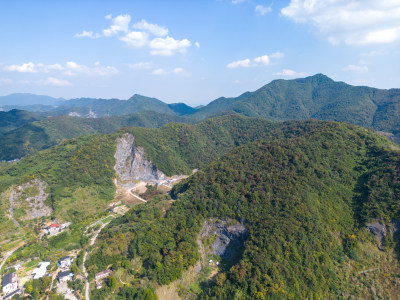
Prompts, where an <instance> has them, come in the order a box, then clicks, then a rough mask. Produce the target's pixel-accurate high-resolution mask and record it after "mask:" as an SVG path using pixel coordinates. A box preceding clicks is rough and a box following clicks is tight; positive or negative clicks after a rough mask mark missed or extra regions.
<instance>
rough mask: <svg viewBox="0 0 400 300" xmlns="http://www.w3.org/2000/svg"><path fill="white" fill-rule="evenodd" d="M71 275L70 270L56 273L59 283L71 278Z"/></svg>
mask: <svg viewBox="0 0 400 300" xmlns="http://www.w3.org/2000/svg"><path fill="white" fill-rule="evenodd" d="M73 275H74V274H72V273H71V271H65V272H60V273H58V275H57V279H58V281H59V282H60V283H61V282H65V281H68V280H71V279H72V276H73Z"/></svg>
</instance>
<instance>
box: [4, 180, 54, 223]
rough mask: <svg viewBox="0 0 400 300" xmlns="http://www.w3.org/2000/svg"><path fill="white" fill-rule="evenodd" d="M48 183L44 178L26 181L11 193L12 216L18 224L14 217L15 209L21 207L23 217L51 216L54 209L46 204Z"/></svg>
mask: <svg viewBox="0 0 400 300" xmlns="http://www.w3.org/2000/svg"><path fill="white" fill-rule="evenodd" d="M47 187H48V184H47V183H46V182H44V181H42V180H39V179H35V180H32V181H29V182H27V183H24V184H22V185H20V186H18V187H17V188H16V189H14V190H13V191H12V193H11V195H10V199H9V200H10V216H11V218H12V219H13V221H14V224H15V225H16V226H19V223H18V221H17V220H16V218H15V217H14V209H15V208H20V209H22V210H23V211H24V213H25V214H24V216H22V217H21V219H28V220H30V219H36V218H40V217H44V216H50V215H51V213H52V209H51V208H50V207H48V206H47V205H46V204H45V201H46V199H47V197H48V196H49V194H47V193H46V189H47Z"/></svg>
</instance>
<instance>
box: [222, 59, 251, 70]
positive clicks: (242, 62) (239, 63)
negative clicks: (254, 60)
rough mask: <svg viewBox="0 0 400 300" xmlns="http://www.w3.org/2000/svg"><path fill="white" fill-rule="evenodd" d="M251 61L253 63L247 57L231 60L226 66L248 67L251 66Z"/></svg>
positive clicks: (232, 67)
mask: <svg viewBox="0 0 400 300" xmlns="http://www.w3.org/2000/svg"><path fill="white" fill-rule="evenodd" d="M250 63H251V61H250V59H248V58H246V59H243V60H237V61H234V62H231V63H229V64H228V65H227V66H226V67H227V68H230V69H235V68H239V67H241V68H248V67H250V66H251V64H250Z"/></svg>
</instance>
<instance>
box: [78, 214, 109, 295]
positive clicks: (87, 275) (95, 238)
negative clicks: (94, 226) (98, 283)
mask: <svg viewBox="0 0 400 300" xmlns="http://www.w3.org/2000/svg"><path fill="white" fill-rule="evenodd" d="M110 222H111V221H110ZM110 222H107V223H105V224H103V225H101V227H100V228H99V230H97V231H96V233H95V234H94V235H93V236H92V238H91V239H90V244H89V245H90V246H93V245H94V243H95V242H96V240H97V237H98V236H99V233H100V232H101V231H102V230H103V228H104V227H105V226H106V225H108V223H110ZM87 254H88V251H87V250H86V252H85V255H84V256H83V273H84V274H85V277H86V290H85V298H86V300H89V299H90V297H89V294H90V282H89V274H88V273H87V271H86V266H85V264H86V258H87Z"/></svg>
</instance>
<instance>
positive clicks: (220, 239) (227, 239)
mask: <svg viewBox="0 0 400 300" xmlns="http://www.w3.org/2000/svg"><path fill="white" fill-rule="evenodd" d="M210 236H211V237H213V238H214V242H213V243H212V245H211V249H209V253H211V254H217V255H219V256H221V257H223V258H225V259H227V260H229V261H234V260H236V259H237V257H238V256H239V255H240V254H241V250H242V248H243V244H244V241H245V240H246V238H247V236H248V231H247V229H246V227H245V225H244V224H243V222H241V223H239V222H234V221H231V222H227V221H226V220H220V219H209V220H207V221H206V222H205V223H204V226H203V228H202V230H201V232H200V238H201V239H204V238H206V237H210Z"/></svg>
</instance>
